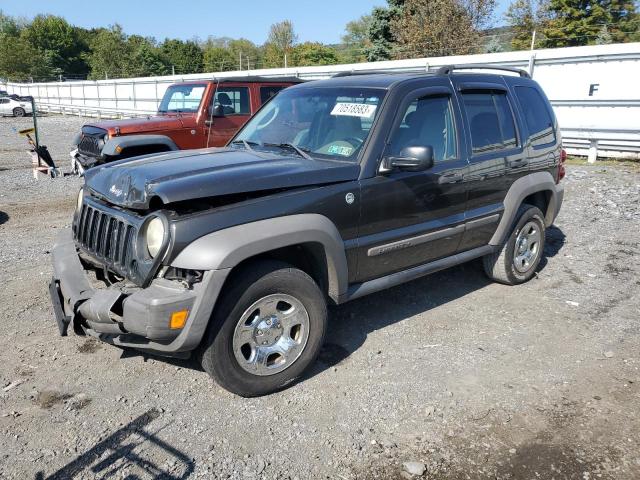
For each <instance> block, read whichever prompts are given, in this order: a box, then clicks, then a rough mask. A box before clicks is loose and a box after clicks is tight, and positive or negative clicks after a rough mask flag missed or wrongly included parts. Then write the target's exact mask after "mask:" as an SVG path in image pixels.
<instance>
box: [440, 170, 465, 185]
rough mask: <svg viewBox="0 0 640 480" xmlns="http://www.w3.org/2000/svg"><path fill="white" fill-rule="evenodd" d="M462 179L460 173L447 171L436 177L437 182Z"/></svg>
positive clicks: (459, 180)
mask: <svg viewBox="0 0 640 480" xmlns="http://www.w3.org/2000/svg"><path fill="white" fill-rule="evenodd" d="M463 179H464V175H463V174H462V173H447V174H445V175H442V176H441V177H440V178H438V183H439V184H441V185H442V184H444V183H458V182H461V181H462V180H463Z"/></svg>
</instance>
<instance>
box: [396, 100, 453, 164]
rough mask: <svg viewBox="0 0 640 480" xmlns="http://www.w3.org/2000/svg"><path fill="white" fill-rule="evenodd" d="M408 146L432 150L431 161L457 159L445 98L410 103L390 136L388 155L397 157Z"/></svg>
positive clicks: (451, 117)
mask: <svg viewBox="0 0 640 480" xmlns="http://www.w3.org/2000/svg"><path fill="white" fill-rule="evenodd" d="M411 146H431V147H433V157H434V161H435V162H443V161H446V160H452V159H455V158H457V156H458V152H457V146H458V142H457V137H456V127H455V120H454V116H453V110H452V108H451V99H450V98H449V96H437V97H424V98H419V99H417V100H415V101H413V102H412V103H411V104H410V105H409V107H408V108H407V109H406V111H405V112H404V115H403V117H402V122H401V123H400V125H399V127H398V129H397V130H396V131H395V132H394V134H393V136H392V137H391V145H390V147H389V153H390V154H391V155H399V154H400V152H401V151H402V149H403V148H405V147H411Z"/></svg>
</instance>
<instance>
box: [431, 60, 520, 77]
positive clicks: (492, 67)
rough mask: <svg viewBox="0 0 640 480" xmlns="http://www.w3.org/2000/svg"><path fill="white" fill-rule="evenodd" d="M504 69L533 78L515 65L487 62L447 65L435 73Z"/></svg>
mask: <svg viewBox="0 0 640 480" xmlns="http://www.w3.org/2000/svg"><path fill="white" fill-rule="evenodd" d="M477 69H482V70H504V71H505V72H512V73H517V74H518V75H520V76H521V77H524V78H531V75H529V73H528V72H527V71H525V70H522V69H521V68H515V67H504V66H502V65H490V64H489V65H487V64H478V63H468V64H466V65H445V66H444V67H440V68H438V69H437V70H436V71H435V73H436V75H450V74H451V73H453V71H454V70H477Z"/></svg>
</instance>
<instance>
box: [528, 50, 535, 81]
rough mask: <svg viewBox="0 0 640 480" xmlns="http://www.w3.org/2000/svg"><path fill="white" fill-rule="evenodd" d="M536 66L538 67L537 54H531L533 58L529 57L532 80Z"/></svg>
mask: <svg viewBox="0 0 640 480" xmlns="http://www.w3.org/2000/svg"><path fill="white" fill-rule="evenodd" d="M535 66H536V54H535V53H531V56H530V57H529V76H530V77H531V78H533V69H534V67H535Z"/></svg>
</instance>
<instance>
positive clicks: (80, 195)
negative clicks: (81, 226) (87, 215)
mask: <svg viewBox="0 0 640 480" xmlns="http://www.w3.org/2000/svg"><path fill="white" fill-rule="evenodd" d="M83 200H84V190H83V189H82V188H81V189H80V191H79V192H78V201H77V202H76V213H80V210H82V201H83Z"/></svg>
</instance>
